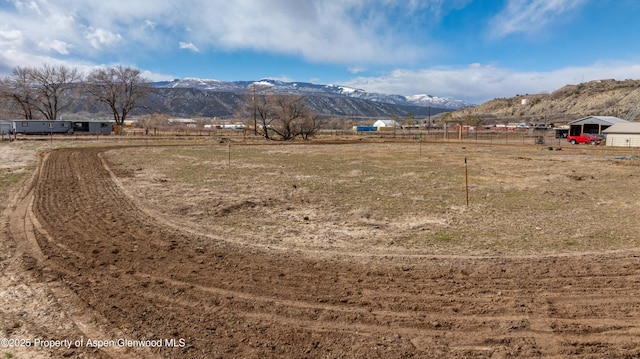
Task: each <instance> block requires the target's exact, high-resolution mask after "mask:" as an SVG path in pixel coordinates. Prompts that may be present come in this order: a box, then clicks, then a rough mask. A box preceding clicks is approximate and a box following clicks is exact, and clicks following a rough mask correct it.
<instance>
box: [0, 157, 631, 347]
mask: <svg viewBox="0 0 640 359" xmlns="http://www.w3.org/2000/svg"><path fill="white" fill-rule="evenodd" d="M105 150H106V149H104V148H81V149H59V150H54V151H51V152H49V153H48V154H47V155H45V156H43V157H42V159H41V163H40V165H39V169H38V170H37V171H36V172H35V173H34V175H33V177H32V178H31V179H30V181H29V183H27V185H26V186H24V187H23V190H22V191H20V192H18V193H16V194H15V195H14V197H13V199H12V200H11V202H10V206H9V208H8V210H7V211H5V215H6V217H7V218H9V220H8V223H7V226H6V228H7V230H8V231H7V233H8V235H7V238H9V240H10V243H13V247H12V248H11V251H10V252H11V253H12V254H11V256H10V257H9V258H8V259H4V260H3V262H2V267H1V268H2V269H3V278H6V280H7V281H10V282H5V283H4V284H3V287H2V288H3V289H4V290H3V291H1V292H0V299H2V300H3V301H2V303H3V305H4V304H6V303H7V302H8V301H9V299H10V298H12V296H13V297H15V298H17V299H16V300H20V301H21V303H23V304H24V307H23V308H21V309H20V310H15V311H12V310H10V309H6V308H5V309H3V310H2V312H0V313H1V314H2V318H1V322H0V325H2V328H0V329H2V334H3V336H5V337H9V338H23V339H30V340H33V339H34V338H46V339H57V340H62V339H69V340H77V339H80V338H84V341H85V342H84V343H85V345H83V346H81V347H77V348H76V347H72V348H70V349H43V348H33V347H31V348H15V347H14V348H0V354H2V353H11V354H12V355H15V356H20V355H23V356H24V357H38V356H40V357H91V358H108V357H112V358H116V357H118V358H119V357H141V358H147V357H148V358H152V357H172V358H176V357H187V358H216V357H225V358H237V357H287V358H302V357H309V358H316V357H318V358H324V357H331V358H333V357H359V358H372V357H384V358H402V357H465V358H469V357H481V358H488V357H491V358H504V357H527V358H529V357H582V358H600V357H610V358H611V357H637V356H640V342H639V341H638V340H637V336H638V333H639V331H640V321H639V320H638V317H639V315H640V305H639V304H638V297H639V296H640V286H639V285H638V283H639V282H640V260H639V258H638V253H637V252H635V251H625V252H622V251H618V252H607V253H595V254H594V253H582V254H557V255H544V256H535V255H531V256H445V255H440V256H429V255H420V256H402V255H394V256H389V257H385V256H384V255H376V256H366V255H362V254H360V255H357V256H356V255H350V254H349V253H348V251H345V252H344V253H342V255H340V256H338V255H336V256H327V255H318V256H314V255H313V252H308V251H306V252H305V251H296V250H280V249H271V248H269V247H268V246H263V247H259V246H248V245H246V244H244V243H242V242H237V243H236V242H234V241H232V240H225V241H212V240H211V239H210V237H208V236H206V235H205V234H202V233H198V232H197V231H194V230H189V228H187V226H184V228H181V227H180V226H176V225H167V224H166V223H165V222H164V221H163V219H162V218H161V217H159V216H154V215H150V213H151V212H150V211H149V210H146V209H145V208H143V207H142V206H141V205H140V204H139V203H137V202H136V201H135V200H133V199H132V197H131V196H128V195H126V193H125V192H124V191H123V190H122V189H121V187H120V186H119V184H118V183H119V181H118V180H117V178H116V177H115V176H114V174H113V172H111V170H110V169H109V166H108V164H107V162H106V161H105V160H103V159H102V156H101V154H102V153H103V152H104V151H105ZM7 251H8V250H7ZM7 298H9V299H7ZM3 308H4V307H3ZM119 338H123V339H127V340H157V339H162V340H165V339H176V342H175V343H176V346H174V347H170V346H167V345H162V346H161V347H159V348H125V347H119V346H113V345H110V346H109V347H106V348H101V349H97V348H94V347H87V346H86V341H87V340H88V339H92V340H117V339H119ZM181 339H183V340H184V346H182V345H180V343H181V342H180V340H181ZM163 344H164V342H163Z"/></svg>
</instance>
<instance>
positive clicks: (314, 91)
mask: <svg viewBox="0 0 640 359" xmlns="http://www.w3.org/2000/svg"><path fill="white" fill-rule="evenodd" d="M153 85H154V87H157V88H174V89H175V88H194V89H200V90H205V91H214V92H232V93H235V94H238V95H242V94H246V93H250V92H251V91H253V90H254V86H255V87H256V88H257V89H258V91H265V90H269V91H270V92H273V93H278V94H298V95H304V96H310V95H316V96H344V97H350V98H357V99H362V100H369V101H374V102H380V103H387V104H392V105H401V106H418V107H433V108H438V109H447V110H457V109H460V108H464V107H474V106H476V105H474V104H471V103H468V102H465V101H462V100H457V99H453V98H447V97H438V96H432V95H428V94H417V95H411V96H403V95H394V94H383V93H375V92H367V91H364V90H362V89H357V88H353V87H349V86H342V85H336V84H328V85H321V84H314V83H310V82H286V81H280V80H273V79H261V80H257V81H220V80H213V79H201V78H195V77H186V78H183V79H175V80H173V81H163V82H155V83H153Z"/></svg>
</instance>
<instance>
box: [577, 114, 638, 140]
mask: <svg viewBox="0 0 640 359" xmlns="http://www.w3.org/2000/svg"><path fill="white" fill-rule="evenodd" d="M626 122H628V121H627V120H623V119H621V118H618V117H614V116H587V117H583V118H581V119H579V120H575V121H571V122H569V136H580V135H581V134H583V133H590V134H601V133H602V131H604V130H605V129H607V128H609V127H611V126H613V125H615V124H616V123H626Z"/></svg>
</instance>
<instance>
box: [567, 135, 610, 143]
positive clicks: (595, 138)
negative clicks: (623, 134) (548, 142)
mask: <svg viewBox="0 0 640 359" xmlns="http://www.w3.org/2000/svg"><path fill="white" fill-rule="evenodd" d="M603 139H604V138H603V136H602V135H598V134H592V133H581V134H579V135H577V136H567V141H568V142H570V143H571V144H572V145H575V144H576V143H589V144H592V145H599V144H600V142H602V141H603Z"/></svg>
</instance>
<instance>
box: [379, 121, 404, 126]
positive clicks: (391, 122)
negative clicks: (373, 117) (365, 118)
mask: <svg viewBox="0 0 640 359" xmlns="http://www.w3.org/2000/svg"><path fill="white" fill-rule="evenodd" d="M373 127H400V124H399V123H398V121H395V120H378V121H376V122H374V123H373Z"/></svg>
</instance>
